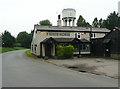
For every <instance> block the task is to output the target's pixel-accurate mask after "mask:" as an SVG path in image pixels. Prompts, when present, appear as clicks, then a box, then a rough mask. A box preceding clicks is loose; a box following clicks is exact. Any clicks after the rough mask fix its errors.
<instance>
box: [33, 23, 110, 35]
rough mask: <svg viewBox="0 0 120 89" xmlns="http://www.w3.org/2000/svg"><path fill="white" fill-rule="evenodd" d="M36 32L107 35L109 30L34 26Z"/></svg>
mask: <svg viewBox="0 0 120 89" xmlns="http://www.w3.org/2000/svg"><path fill="white" fill-rule="evenodd" d="M35 29H37V31H57V32H90V31H92V32H98V33H99V32H100V33H108V32H110V30H108V29H106V28H90V27H58V26H40V25H35Z"/></svg>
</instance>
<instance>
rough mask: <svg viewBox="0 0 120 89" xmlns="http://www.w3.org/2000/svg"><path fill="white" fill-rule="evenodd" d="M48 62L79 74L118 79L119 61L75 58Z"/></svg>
mask: <svg viewBox="0 0 120 89" xmlns="http://www.w3.org/2000/svg"><path fill="white" fill-rule="evenodd" d="M47 61H48V62H51V63H53V64H56V65H58V66H63V67H67V68H70V69H73V70H76V71H79V72H87V73H93V74H97V75H104V76H108V77H112V78H118V60H114V59H108V58H107V59H105V58H85V57H83V58H74V59H65V60H62V59H61V60H55V59H49V60H47Z"/></svg>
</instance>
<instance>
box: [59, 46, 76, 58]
mask: <svg viewBox="0 0 120 89" xmlns="http://www.w3.org/2000/svg"><path fill="white" fill-rule="evenodd" d="M73 52H74V47H73V46H72V45H68V46H65V47H63V46H61V45H58V46H57V56H64V57H67V58H69V57H72V56H73Z"/></svg>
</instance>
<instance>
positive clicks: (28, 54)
mask: <svg viewBox="0 0 120 89" xmlns="http://www.w3.org/2000/svg"><path fill="white" fill-rule="evenodd" d="M25 54H26V55H27V56H28V57H33V58H36V56H35V55H33V54H32V53H31V50H27V51H25Z"/></svg>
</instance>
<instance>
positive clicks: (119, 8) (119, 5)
mask: <svg viewBox="0 0 120 89" xmlns="http://www.w3.org/2000/svg"><path fill="white" fill-rule="evenodd" d="M118 16H119V17H120V1H119V2H118Z"/></svg>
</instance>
